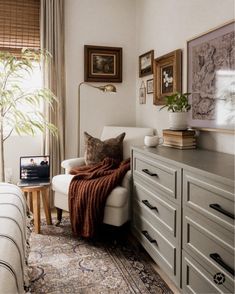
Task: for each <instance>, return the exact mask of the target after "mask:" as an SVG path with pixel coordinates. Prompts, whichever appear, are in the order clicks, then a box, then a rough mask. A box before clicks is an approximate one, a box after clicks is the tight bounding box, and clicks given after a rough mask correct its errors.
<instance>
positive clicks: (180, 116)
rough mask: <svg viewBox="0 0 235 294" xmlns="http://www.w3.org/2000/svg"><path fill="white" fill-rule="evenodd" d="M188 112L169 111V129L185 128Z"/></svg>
mask: <svg viewBox="0 0 235 294" xmlns="http://www.w3.org/2000/svg"><path fill="white" fill-rule="evenodd" d="M187 119H188V112H169V123H170V129H171V130H186V129H187V128H188V124H187Z"/></svg>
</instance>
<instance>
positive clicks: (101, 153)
mask: <svg viewBox="0 0 235 294" xmlns="http://www.w3.org/2000/svg"><path fill="white" fill-rule="evenodd" d="M125 135H126V133H122V134H120V135H119V136H117V137H116V138H110V139H107V140H105V141H101V140H100V139H98V138H94V137H92V136H91V135H89V134H88V133H87V132H84V137H85V162H86V165H90V164H95V163H99V162H101V161H102V160H103V159H104V158H105V157H110V158H113V159H116V160H118V161H122V159H123V139H124V137H125Z"/></svg>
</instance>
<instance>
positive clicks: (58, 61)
mask: <svg viewBox="0 0 235 294" xmlns="http://www.w3.org/2000/svg"><path fill="white" fill-rule="evenodd" d="M63 4H64V0H41V11H40V12H41V27H40V34H41V35H40V37H41V48H42V49H46V50H47V51H49V52H50V53H51V55H52V59H51V61H49V63H48V64H44V66H43V74H44V86H45V87H47V88H49V89H50V90H51V91H52V92H53V93H54V94H55V95H56V97H57V98H58V103H54V105H53V106H54V107H53V110H52V109H48V108H46V109H45V115H46V116H47V118H48V119H49V121H50V122H51V123H53V124H54V125H56V126H57V128H58V138H56V137H53V136H52V135H50V134H49V133H48V134H46V136H45V140H44V152H45V153H46V154H49V155H50V156H51V166H52V170H51V171H52V176H54V175H56V174H58V173H61V166H60V163H61V161H62V160H63V159H64V154H65V150H64V148H65V146H64V145H65V65H64V59H65V58H64V5H63Z"/></svg>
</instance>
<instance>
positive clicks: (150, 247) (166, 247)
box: [133, 211, 177, 277]
mask: <svg viewBox="0 0 235 294" xmlns="http://www.w3.org/2000/svg"><path fill="white" fill-rule="evenodd" d="M133 227H134V234H135V235H136V237H137V238H138V239H139V241H140V242H141V244H142V245H143V247H145V249H146V250H147V251H148V253H149V254H150V255H151V257H152V258H153V259H154V260H155V261H156V262H157V263H158V264H159V265H161V266H162V267H163V268H164V270H165V271H166V272H168V274H170V275H171V276H173V277H174V276H176V268H177V267H176V247H175V246H174V245H172V244H171V243H170V242H169V241H168V240H167V239H166V238H165V237H164V236H163V235H162V234H161V233H160V232H159V231H158V230H157V229H156V228H154V227H153V226H152V225H151V224H150V223H149V222H148V221H147V220H146V219H144V218H143V217H140V216H139V215H138V212H137V211H134V215H133Z"/></svg>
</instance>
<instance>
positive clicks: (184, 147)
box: [163, 143, 196, 150]
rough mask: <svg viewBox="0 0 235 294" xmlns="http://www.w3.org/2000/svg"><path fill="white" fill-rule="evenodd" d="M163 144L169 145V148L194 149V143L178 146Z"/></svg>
mask: <svg viewBox="0 0 235 294" xmlns="http://www.w3.org/2000/svg"><path fill="white" fill-rule="evenodd" d="M163 146H166V147H171V148H176V149H181V150H185V149H196V145H191V146H178V145H173V144H165V143H164V144H163Z"/></svg>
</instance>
